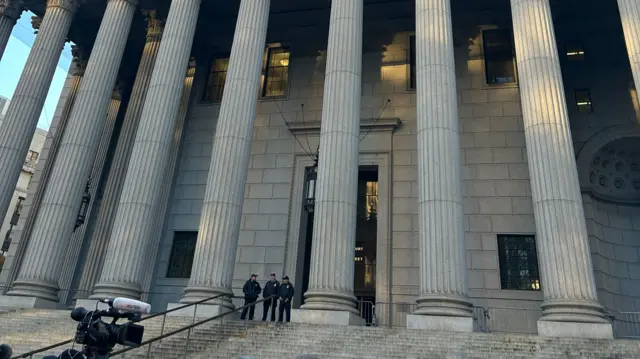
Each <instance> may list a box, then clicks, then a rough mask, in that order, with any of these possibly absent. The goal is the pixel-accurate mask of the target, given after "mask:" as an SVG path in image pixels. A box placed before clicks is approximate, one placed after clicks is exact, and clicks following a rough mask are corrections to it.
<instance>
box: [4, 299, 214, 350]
mask: <svg viewBox="0 0 640 359" xmlns="http://www.w3.org/2000/svg"><path fill="white" fill-rule="evenodd" d="M223 296H225V294H218V295H215V296H213V297H209V298H206V299H202V300H199V301H197V302H193V303H189V304H185V305H181V306H179V307H176V308H172V309H169V310H165V311H164V312H159V313H155V314H151V315H148V316H145V317H143V318H142V319H140V320H139V321H137V322H136V323H139V322H143V321H145V320H149V319H152V318H155V317H158V316H161V315H162V316H164V317H163V319H162V326H161V328H160V334H161V335H162V334H164V327H165V323H166V320H167V314H168V313H172V312H175V311H178V310H181V309H185V308H189V307H192V306H195V307H196V309H194V318H195V313H196V311H197V306H198V304H203V303H205V302H208V301H211V300H214V299H217V298H220V297H223ZM70 343H73V338H71V339H68V340H65V341H62V342H59V343H55V344H52V345H49V346H46V347H43V348H40V349H36V350H32V351H29V352H27V353H23V354H19V355H16V356H13V357H11V359H18V358H33V355H34V354H39V353H42V352H45V351H48V350H51V349H55V348H57V347H61V346H63V345H67V344H70Z"/></svg>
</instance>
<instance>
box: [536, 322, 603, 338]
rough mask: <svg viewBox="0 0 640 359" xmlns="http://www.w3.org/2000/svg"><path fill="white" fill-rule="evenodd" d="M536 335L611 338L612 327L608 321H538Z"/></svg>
mask: <svg viewBox="0 0 640 359" xmlns="http://www.w3.org/2000/svg"><path fill="white" fill-rule="evenodd" d="M538 335H540V336H543V337H552V338H554V337H569V338H593V339H612V338H613V329H612V327H611V324H609V323H580V322H555V321H546V320H539V321H538Z"/></svg>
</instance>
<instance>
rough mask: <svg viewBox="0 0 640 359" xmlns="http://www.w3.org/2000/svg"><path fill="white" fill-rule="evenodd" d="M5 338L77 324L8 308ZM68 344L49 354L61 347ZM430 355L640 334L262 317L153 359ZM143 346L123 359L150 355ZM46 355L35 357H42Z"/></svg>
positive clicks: (578, 343)
mask: <svg viewBox="0 0 640 359" xmlns="http://www.w3.org/2000/svg"><path fill="white" fill-rule="evenodd" d="M191 320H192V318H185V317H168V318H167V319H166V322H165V328H164V332H165V333H166V332H167V331H171V330H175V329H177V328H180V327H183V326H185V325H188V324H191ZM0 323H2V325H0V343H8V344H10V345H11V346H12V347H13V348H14V355H18V354H21V353H24V352H26V351H29V350H32V349H36V348H40V347H44V346H46V345H50V344H53V343H56V342H60V341H63V340H66V339H70V338H71V337H72V336H73V334H74V332H75V328H76V323H75V322H73V321H72V320H71V319H70V318H69V311H51V310H20V311H12V312H0ZM162 323H163V318H162V317H158V318H154V319H151V320H149V321H146V322H144V325H145V338H144V339H148V338H152V337H154V336H157V335H159V334H160V331H161V327H162ZM62 349H63V348H60V349H56V350H51V351H48V352H46V353H43V354H57V353H59V352H60V351H61V350H62ZM301 355H305V356H304V358H305V359H311V358H403V359H406V358H412V359H413V358H416V359H417V358H429V359H440V358H443V359H444V358H447V359H457V358H460V359H467V358H469V359H497V358H505V359H525V358H527V359H528V358H536V359H547V358H548V359H551V358H553V359H557V358H561V359H564V358H567V359H569V358H571V359H578V358H580V359H583V358H584V359H596V358H617V359H623V358H625V359H626V358H629V359H631V358H640V341H631V340H604V339H601V340H593V339H592V340H588V339H571V338H562V339H558V338H545V337H541V336H537V335H515V334H485V333H450V332H433V331H425V330H411V329H405V328H377V327H356V326H331V325H309V324H294V323H283V324H267V323H262V322H259V321H256V322H245V321H230V322H223V323H220V322H217V323H213V322H212V323H208V324H205V325H203V326H202V327H198V328H197V329H195V330H193V331H192V332H191V334H190V335H189V342H188V345H187V333H186V332H184V333H182V334H180V335H176V336H173V337H170V338H166V339H164V340H163V341H162V342H160V343H156V344H155V345H154V346H153V347H152V348H151V352H150V357H151V358H157V359H169V358H172V359H173V358H175V359H178V358H181V359H183V358H193V359H195V358H197V359H205V358H206V359H209V358H220V359H222V358H225V359H229V358H241V357H245V358H253V359H272V358H273V359H288V358H290V359H295V358H298V357H299V356H301ZM146 356H147V348H146V347H145V348H140V349H136V350H133V351H131V352H129V353H127V354H126V355H125V356H118V358H140V359H142V358H146ZM41 357H42V356H34V358H41Z"/></svg>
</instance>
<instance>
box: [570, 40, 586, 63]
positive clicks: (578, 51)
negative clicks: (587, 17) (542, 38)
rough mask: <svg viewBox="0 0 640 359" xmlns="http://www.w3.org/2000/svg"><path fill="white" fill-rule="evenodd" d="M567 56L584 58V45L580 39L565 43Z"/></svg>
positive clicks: (578, 58) (574, 58)
mask: <svg viewBox="0 0 640 359" xmlns="http://www.w3.org/2000/svg"><path fill="white" fill-rule="evenodd" d="M566 50H567V58H568V59H569V60H574V61H580V60H584V46H583V45H582V42H580V41H572V42H569V43H567V45H566Z"/></svg>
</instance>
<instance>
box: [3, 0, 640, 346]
mask: <svg viewBox="0 0 640 359" xmlns="http://www.w3.org/2000/svg"><path fill="white" fill-rule="evenodd" d="M13 1H14V0H0V4H2V5H0V49H3V48H4V43H3V42H2V41H4V42H6V40H4V39H6V38H7V37H8V34H9V32H10V31H11V26H12V25H13V24H14V23H15V19H16V17H17V16H18V14H19V13H20V12H21V10H22V8H19V5H18V4H17V3H14V2H13ZM22 5H23V6H26V7H27V8H28V9H29V10H31V11H33V12H34V13H35V14H37V15H38V16H39V17H37V18H35V19H34V26H35V27H36V28H37V29H38V34H37V37H36V41H35V44H34V46H33V49H32V50H31V54H30V56H29V60H28V62H27V65H26V66H25V70H24V71H23V74H22V77H21V79H20V83H19V85H18V88H17V90H16V93H15V95H14V98H13V100H12V102H11V104H10V106H9V109H8V112H7V115H6V117H5V120H4V123H3V124H2V127H1V128H0V195H1V196H2V197H1V198H0V211H2V213H3V214H4V211H7V210H8V206H9V205H8V197H7V196H8V195H7V194H6V192H7V188H8V186H9V184H12V185H15V177H16V176H17V173H18V172H19V168H18V162H20V165H21V164H22V163H21V162H22V161H23V160H24V158H23V157H21V156H24V153H26V150H25V151H22V152H20V151H21V150H22V149H25V148H26V147H25V146H28V143H29V140H30V138H31V137H30V136H31V135H32V133H33V129H35V124H36V123H37V117H38V115H39V113H40V108H41V107H42V104H43V102H44V98H45V96H46V93H47V89H48V86H49V84H50V82H51V78H52V75H53V69H54V68H55V66H56V63H57V59H58V56H59V54H60V50H61V49H62V45H63V43H64V42H65V41H72V42H73V43H74V44H75V46H74V64H73V65H72V68H71V70H70V72H69V76H68V78H67V82H66V85H65V89H64V91H63V94H62V96H61V98H60V102H59V105H58V110H57V112H56V116H55V119H54V122H53V125H52V128H51V131H50V134H49V138H48V139H47V142H46V144H45V151H44V152H43V154H42V156H41V161H40V162H39V163H38V168H37V170H36V175H35V176H34V178H33V180H32V182H31V184H30V186H29V195H28V196H27V200H26V202H25V204H24V210H23V211H22V214H21V217H22V218H21V220H20V222H19V225H18V231H17V232H16V235H15V238H14V240H13V242H12V244H11V248H10V250H9V253H8V257H7V261H6V263H5V267H4V269H3V271H2V273H1V275H0V283H3V285H4V286H5V287H4V288H5V289H4V292H3V293H4V295H3V296H1V297H0V305H3V306H23V307H24V306H30V307H48V308H52V307H55V306H70V305H73V304H74V303H75V302H76V301H77V302H81V301H82V302H84V301H85V300H86V299H95V298H100V297H105V296H126V297H130V298H141V299H143V300H147V301H149V302H150V303H151V304H152V306H153V308H154V310H156V311H160V310H164V309H166V308H167V306H173V305H175V303H190V302H194V301H197V300H200V299H204V298H207V297H211V296H214V295H217V294H228V295H231V294H235V295H241V288H242V285H243V284H244V282H245V281H246V280H247V279H248V278H249V276H250V275H251V274H252V273H256V274H258V276H259V277H258V280H259V281H261V282H262V281H264V280H266V279H267V278H268V275H269V273H271V272H275V273H276V274H277V275H278V276H279V277H280V276H282V275H288V276H289V277H290V278H291V279H292V281H293V283H294V284H295V287H296V296H295V298H294V308H301V309H300V310H298V311H295V312H294V320H297V321H310V322H314V321H325V322H326V321H329V322H332V323H341V324H356V323H360V321H359V315H360V314H361V312H363V310H362V308H364V307H366V306H367V303H370V304H375V322H376V324H379V325H404V326H409V327H412V328H432V329H433V328H439V329H443V328H444V329H452V330H461V331H470V330H472V322H473V320H474V319H472V318H474V317H475V320H476V322H477V321H479V320H481V319H482V318H480V317H479V316H482V314H478V313H483V311H485V312H486V311H488V313H489V314H490V317H491V321H492V323H494V325H495V326H496V327H495V328H494V329H495V330H499V331H507V332H509V331H513V332H527V333H536V332H538V333H540V334H543V335H559V336H565V335H567V336H575V335H579V336H588V337H610V336H611V324H610V322H609V316H610V315H614V316H615V315H617V314H616V313H621V312H640V168H639V166H640V105H639V99H638V92H637V90H636V88H637V84H638V83H639V82H640V2H638V1H637V0H618V1H617V2H616V1H613V0H611V1H600V0H563V1H560V0H511V1H509V0H415V1H414V0H333V1H327V0H305V1H296V0H271V1H269V0H241V1H240V0H231V1H230V0H205V1H200V0H173V1H172V2H171V1H167V0H153V1H151V0H138V1H136V0H108V1H104V0H103V1H97V2H96V1H93V2H81V1H79V0H49V1H48V3H47V4H45V3H44V1H42V0H25V1H24V3H22ZM2 6H4V7H2ZM634 78H635V83H634ZM18 155H20V156H18ZM18 157H20V158H18ZM53 159H55V161H53ZM316 162H317V166H316ZM5 197H7V198H5ZM213 304H214V305H212V306H211V307H209V308H211V312H215V311H219V310H224V309H225V308H232V307H233V304H232V301H231V299H230V298H228V297H224V298H218V299H216V300H214V301H213ZM371 308H373V307H371ZM371 310H373V309H371ZM364 312H366V311H364ZM364 317H366V318H365V319H367V320H371V316H370V315H369V314H367V315H364ZM323 318H324V319H323Z"/></svg>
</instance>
